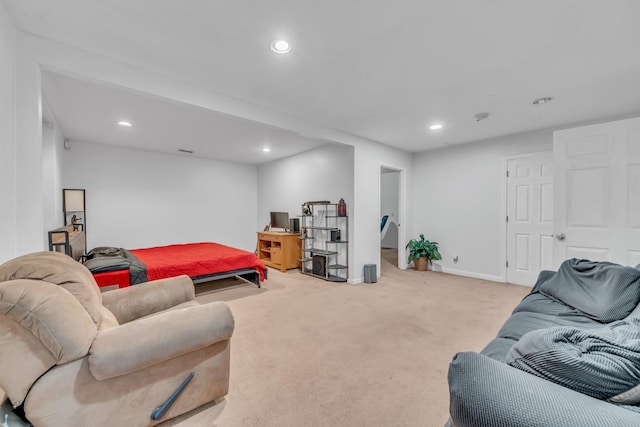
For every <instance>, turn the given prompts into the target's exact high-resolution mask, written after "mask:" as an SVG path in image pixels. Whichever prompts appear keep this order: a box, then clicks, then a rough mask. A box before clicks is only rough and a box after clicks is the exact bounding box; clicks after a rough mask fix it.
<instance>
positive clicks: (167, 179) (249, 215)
mask: <svg viewBox="0 0 640 427" xmlns="http://www.w3.org/2000/svg"><path fill="white" fill-rule="evenodd" d="M62 164H63V184H64V187H65V188H84V189H85V190H86V204H87V224H86V226H87V246H88V247H89V248H91V247H95V246H103V245H107V246H119V247H124V248H140V247H148V246H156V245H166V244H172V243H189V242H203V241H214V242H218V243H222V244H225V245H229V246H235V247H239V248H241V249H245V250H249V251H252V252H253V251H254V250H255V245H256V234H255V233H256V229H255V224H256V215H257V199H258V195H257V168H256V167H255V166H249V165H241V164H236V163H228V162H220V161H215V160H204V159H196V158H192V157H188V156H180V155H168V154H161V153H153V152H146V151H137V150H129V149H123V148H118V147H113V146H108V145H102V144H92V143H86V142H75V141H73V142H71V149H70V150H65V151H64V153H63V162H62Z"/></svg>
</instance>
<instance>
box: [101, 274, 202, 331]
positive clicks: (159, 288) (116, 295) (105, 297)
mask: <svg viewBox="0 0 640 427" xmlns="http://www.w3.org/2000/svg"><path fill="white" fill-rule="evenodd" d="M194 299H195V288H194V286H193V282H192V281H191V279H190V278H189V276H177V277H170V278H168V279H160V280H154V281H152V282H147V283H141V284H139V285H133V286H130V287H127V288H122V289H114V290H112V291H107V292H104V293H103V294H102V304H103V305H104V306H105V307H106V308H107V309H108V310H109V311H111V312H112V313H113V314H114V316H116V319H118V323H120V324H123V323H127V322H130V321H132V320H134V319H138V318H140V317H143V316H147V315H149V314H153V313H157V312H159V311H162V310H166V309H169V308H171V307H174V306H176V305H178V304H182V303H184V302H188V301H193V300H194Z"/></svg>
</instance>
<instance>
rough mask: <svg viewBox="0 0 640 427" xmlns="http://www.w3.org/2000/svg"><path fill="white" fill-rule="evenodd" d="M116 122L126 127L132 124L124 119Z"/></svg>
mask: <svg viewBox="0 0 640 427" xmlns="http://www.w3.org/2000/svg"><path fill="white" fill-rule="evenodd" d="M118 124H119V125H120V126H124V127H128V128H130V127H131V126H133V125H132V124H131V123H130V122H127V121H125V120H122V121H120V122H118Z"/></svg>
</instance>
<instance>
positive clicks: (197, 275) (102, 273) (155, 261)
mask: <svg viewBox="0 0 640 427" xmlns="http://www.w3.org/2000/svg"><path fill="white" fill-rule="evenodd" d="M88 258H89V259H88V260H87V261H86V263H85V265H87V268H89V270H91V272H92V273H93V276H94V277H95V279H96V282H98V285H100V286H112V285H118V287H121V288H122V287H126V286H130V285H134V284H137V283H142V282H147V281H152V280H157V279H163V278H167V277H173V276H180V275H182V274H186V275H187V276H189V277H191V279H192V280H193V282H194V283H202V282H207V281H211V280H217V279H223V278H227V277H236V276H239V277H242V278H244V279H247V280H250V281H252V282H254V283H255V284H256V285H258V287H260V282H261V281H264V280H265V278H266V272H267V268H266V266H265V265H264V264H263V262H262V261H260V259H259V258H258V257H257V256H256V255H255V254H254V253H252V252H248V251H245V250H242V249H238V248H233V247H231V246H225V245H221V244H219V243H213V242H200V243H186V244H175V245H168V246H156V247H152V248H142V249H130V250H128V249H123V248H112V247H100V248H95V249H93V250H91V251H89V254H88Z"/></svg>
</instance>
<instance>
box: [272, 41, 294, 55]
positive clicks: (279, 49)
mask: <svg viewBox="0 0 640 427" xmlns="http://www.w3.org/2000/svg"><path fill="white" fill-rule="evenodd" d="M271 50H272V51H274V52H275V53H289V52H290V51H291V45H290V44H289V42H288V41H286V40H274V41H273V42H271Z"/></svg>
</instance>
